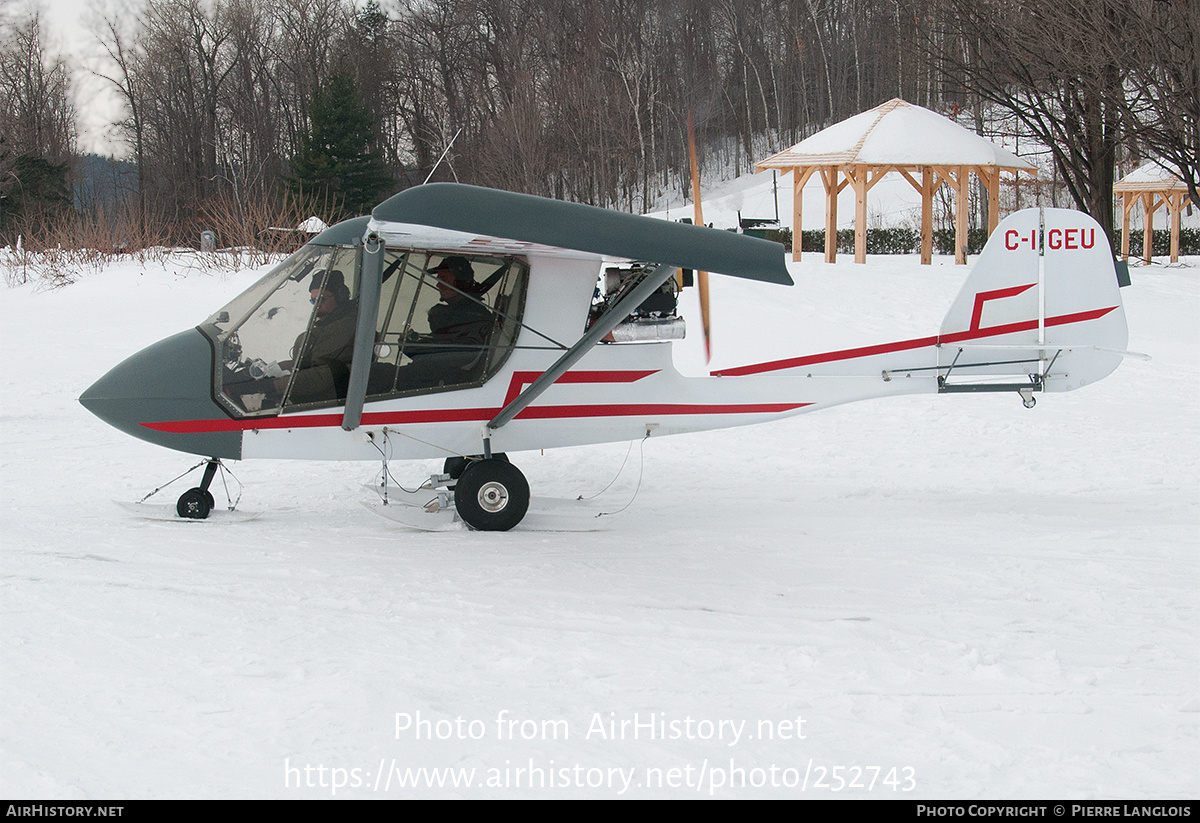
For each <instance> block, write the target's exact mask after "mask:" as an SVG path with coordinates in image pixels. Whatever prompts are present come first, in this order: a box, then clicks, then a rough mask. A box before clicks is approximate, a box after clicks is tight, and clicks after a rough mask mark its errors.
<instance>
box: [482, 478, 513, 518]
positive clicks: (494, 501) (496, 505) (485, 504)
mask: <svg viewBox="0 0 1200 823" xmlns="http://www.w3.org/2000/svg"><path fill="white" fill-rule="evenodd" d="M478 500H479V507H480V508H481V509H483V510H484V511H486V512H488V513H490V514H495V513H496V512H500V511H503V510H504V507H505V506H507V505H508V489H506V488H505V487H504V485H503V484H502V483H497V482H496V481H495V480H492V481H490V482H488V483H484V484H483V485H482V486H480V487H479V494H478Z"/></svg>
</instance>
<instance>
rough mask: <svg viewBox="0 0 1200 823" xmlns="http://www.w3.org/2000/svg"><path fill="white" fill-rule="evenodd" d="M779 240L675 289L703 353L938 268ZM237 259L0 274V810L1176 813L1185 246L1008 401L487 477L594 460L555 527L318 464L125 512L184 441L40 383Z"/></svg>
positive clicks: (888, 294)
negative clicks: (983, 801) (800, 249)
mask: <svg viewBox="0 0 1200 823" xmlns="http://www.w3.org/2000/svg"><path fill="white" fill-rule="evenodd" d="M812 258H813V259H812V260H808V259H807V258H806V260H805V262H804V263H802V264H799V265H793V266H792V272H793V275H794V277H795V279H796V282H797V285H796V286H795V287H794V288H791V289H785V288H779V287H769V286H756V285H755V284H748V283H744V282H735V281H730V280H728V279H725V278H720V277H715V278H714V284H713V296H714V310H713V327H714V335H715V342H714V362H713V367H721V366H728V365H739V364H743V363H747V362H754V361H757V360H763V359H771V358H775V357H779V356H786V355H792V354H801V353H806V352H815V351H821V350H826V349H835V348H843V347H847V346H854V345H860V344H867V343H877V342H884V341H888V340H898V339H903V338H909V337H915V336H920V335H926V334H931V333H934V332H935V331H936V330H937V327H938V325H939V323H940V321H941V317H942V314H943V313H944V312H945V310H946V309H947V308H948V307H949V305H950V303H951V301H952V299H953V297H954V295H955V293H956V291H957V289H958V286H959V285H960V284H961V282H962V280H963V278H964V276H965V273H966V270H965V269H964V268H962V267H955V266H953V265H952V264H951V261H947V260H945V259H938V260H936V261H935V265H934V266H932V267H922V266H920V265H918V263H917V260H916V259H915V258H872V259H869V261H868V263H867V264H866V265H863V266H856V265H854V264H853V263H852V262H850V261H849V259H846V260H845V262H842V263H839V264H837V265H836V266H829V265H826V264H824V263H822V262H819V258H820V256H819V255H812ZM256 276H257V273H256V272H243V273H240V274H237V275H220V274H214V273H212V272H207V273H206V272H203V271H195V270H193V271H189V270H188V266H187V263H186V259H185V258H179V259H177V260H175V261H173V262H170V263H168V264H166V265H164V266H155V267H152V268H147V269H146V270H144V271H142V270H138V269H137V268H136V267H133V266H112V267H110V268H108V269H106V270H104V271H101V272H99V273H92V274H88V275H87V276H85V277H84V278H83V279H81V280H80V282H78V283H76V284H74V285H72V286H70V287H67V288H64V289H61V290H58V291H43V290H39V289H38V288H36V287H33V286H21V287H17V288H4V289H3V290H2V291H0V324H2V325H0V333H2V335H3V344H4V349H5V351H6V352H8V357H7V358H6V387H7V388H6V391H5V392H4V393H3V397H2V399H0V422H2V427H0V431H2V438H3V439H2V441H0V442H2V450H0V459H2V461H3V473H2V479H0V482H2V486H0V495H2V497H0V500H2V503H0V527H2V531H0V541H2V543H0V558H2V563H0V572H2V575H3V583H2V587H0V592H2V597H3V600H2V604H0V608H2V614H3V619H2V623H0V642H2V643H3V647H2V648H3V651H2V653H0V684H2V686H0V688H2V691H0V705H2V706H3V710H2V720H0V747H2V748H0V794H2V795H4V796H8V797H44V798H137V797H248V798H256V797H326V796H330V795H333V794H334V793H335V791H336V796H337V797H444V796H467V797H479V796H492V797H522V796H537V797H580V796H590V797H614V796H618V795H622V794H623V795H624V796H636V797H693V796H700V797H706V796H709V795H710V794H711V795H715V796H721V797H766V796H781V797H830V796H849V797H875V798H892V797H905V798H913V797H929V798H947V797H950V798H955V797H962V798H1044V797H1072V798H1074V797H1079V798H1116V797H1133V798H1171V797H1195V796H1197V795H1198V794H1200V740H1198V733H1197V732H1198V726H1200V643H1198V640H1197V636H1198V632H1197V630H1198V628H1200V620H1198V615H1197V603H1198V602H1200V599H1198V597H1197V595H1198V594H1200V574H1198V572H1200V414H1198V412H1200V365H1198V363H1197V357H1198V355H1200V331H1198V329H1197V327H1198V323H1197V320H1198V318H1200V260H1197V259H1191V260H1189V261H1187V263H1185V264H1184V265H1180V266H1165V265H1155V266H1150V267H1136V268H1135V269H1134V271H1133V278H1134V285H1133V287H1132V288H1127V289H1123V290H1122V296H1123V298H1124V299H1125V301H1126V309H1127V312H1128V317H1129V325H1130V328H1131V335H1130V348H1131V349H1133V350H1136V351H1142V352H1146V353H1148V354H1150V355H1152V357H1153V360H1151V361H1149V362H1143V361H1127V362H1125V363H1124V364H1123V365H1122V366H1121V367H1120V368H1119V369H1118V370H1117V371H1116V373H1115V374H1113V375H1112V376H1111V377H1109V378H1108V379H1106V380H1104V381H1103V382H1101V383H1099V384H1097V385H1094V386H1091V387H1088V388H1086V389H1084V390H1082V391H1078V392H1073V393H1070V394H1059V395H1045V396H1042V397H1040V398H1039V402H1038V405H1037V408H1036V409H1034V410H1032V411H1030V410H1026V409H1024V408H1022V406H1021V404H1020V402H1019V401H1018V399H1017V398H1016V397H1015V396H1008V395H989V396H954V397H936V396H920V397H905V398H900V399H894V400H886V401H872V402H867V403H861V404H858V405H852V406H847V407H843V408H841V409H837V410H832V411H828V412H823V413H818V414H814V415H811V416H801V417H797V418H792V419H790V420H786V421H782V422H778V423H774V424H769V425H765V426H758V427H751V428H746V429H734V430H727V431H719V432H713V433H707V434H698V435H687V436H680V437H675V438H664V439H662V440H650V441H649V442H647V443H645V444H644V446H642V447H639V446H638V445H634V446H633V447H632V448H630V447H628V446H626V445H624V444H620V445H610V446H598V447H589V448H577V449H564V450H560V451H551V452H546V453H545V454H541V453H536V452H533V453H522V454H514V455H512V457H513V459H514V462H516V463H518V464H519V465H520V467H521V468H522V470H523V471H525V473H526V474H527V476H528V477H529V478H530V483H531V486H532V488H533V491H534V494H535V495H536V494H538V493H542V494H549V495H554V496H566V495H578V494H591V493H595V492H597V491H599V490H600V489H601V488H603V487H604V486H605V484H607V483H608V482H609V480H610V479H612V477H613V476H614V475H615V474H616V473H617V470H618V468H619V467H620V466H621V465H622V462H623V461H624V460H625V458H626V455H627V454H628V455H629V458H628V463H627V465H626V466H625V469H624V472H623V473H622V474H621V476H620V478H619V479H618V480H617V482H616V483H615V484H614V486H613V488H612V489H610V490H609V491H608V492H607V493H606V494H605V495H604V496H603V497H602V498H601V501H607V505H609V506H610V507H611V508H612V509H614V510H615V509H618V508H620V507H621V506H623V505H624V504H625V503H626V502H627V501H628V500H629V499H630V497H631V496H632V495H633V494H634V490H635V488H636V487H638V484H639V477H640V489H639V490H638V493H637V496H636V499H635V500H634V502H633V504H632V505H631V506H629V508H628V509H626V510H625V511H623V512H621V513H620V514H617V515H614V516H612V517H610V518H604V519H602V520H601V521H599V522H600V524H601V530H599V531H595V532H584V533H550V532H535V533H531V532H510V533H505V534H483V533H471V532H448V533H433V534H431V533H422V532H414V531H409V530H406V529H404V528H402V527H400V526H399V525H397V524H395V523H391V522H389V521H386V520H382V519H380V518H377V517H374V516H373V515H372V514H370V513H369V512H367V511H366V510H365V509H363V508H362V507H361V506H360V505H359V501H360V500H362V499H364V498H365V496H366V493H365V492H364V491H363V490H362V489H361V488H360V484H361V483H363V482H367V481H370V480H371V478H372V476H373V475H374V473H375V472H376V470H377V468H378V467H377V466H373V465H369V464H336V463H319V462H288V461H265V462H247V463H240V464H236V465H235V467H234V471H235V473H236V474H237V476H238V477H239V478H240V479H241V481H242V482H243V483H244V484H245V485H246V492H245V495H244V497H243V499H242V507H243V508H245V509H249V510H261V511H262V512H263V514H262V516H261V517H259V518H258V519H255V520H252V521H250V522H244V523H228V524H221V523H215V522H203V523H164V522H153V521H147V520H140V519H135V518H133V517H131V516H130V515H129V514H128V513H126V512H125V511H124V510H122V509H120V508H118V507H117V506H115V505H113V503H112V501H113V500H114V499H119V500H136V499H138V498H140V497H142V495H144V494H145V493H146V492H147V491H149V490H151V489H153V488H154V487H155V486H157V485H159V484H160V483H162V482H163V481H165V480H167V479H170V478H171V477H173V476H175V475H176V474H178V473H179V472H181V471H183V470H184V469H185V468H187V467H188V466H189V465H191V463H192V462H194V461H193V460H192V459H191V458H189V457H188V456H186V455H182V454H178V453H175V452H170V451H168V450H165V449H161V448H157V447H154V446H151V445H149V444H146V443H143V442H141V441H137V440H134V439H132V438H129V437H127V436H125V435H123V434H121V433H119V432H117V431H116V430H114V429H111V428H109V427H107V426H106V425H104V424H103V423H102V422H100V421H99V420H98V419H96V418H94V417H92V416H91V415H90V414H88V413H87V412H86V411H85V410H84V409H83V408H82V407H81V406H80V405H79V404H78V403H77V402H76V398H77V397H78V396H79V394H80V393H81V392H82V391H83V390H84V389H85V388H86V387H87V386H88V385H89V384H90V383H91V382H92V381H94V380H95V379H96V378H98V377H99V376H100V375H102V374H103V373H104V372H105V371H107V370H108V369H109V368H111V367H112V366H113V365H115V364H116V363H117V362H119V361H120V360H121V359H123V358H124V357H126V356H127V355H129V354H131V353H132V352H134V351H136V350H138V349H140V348H142V347H143V346H145V345H147V344H149V343H151V342H153V341H155V340H158V339H160V338H162V337H165V336H167V335H169V334H171V333H173V332H176V331H178V330H180V329H183V328H186V327H188V326H191V325H194V324H195V323H197V322H199V321H200V320H202V319H203V318H204V317H205V316H207V315H208V314H209V312H210V311H212V310H214V309H215V308H217V307H219V306H220V305H222V304H223V303H225V302H226V301H227V300H228V299H229V298H231V297H232V296H233V295H235V294H236V293H238V292H240V291H241V290H242V289H244V288H246V287H247V286H248V285H249V284H250V283H251V282H253V280H254V279H255V277H256ZM688 299H689V301H691V300H694V297H692V296H689V298H688ZM694 309H695V307H694V305H692V304H691V303H689V304H688V306H687V310H688V312H689V314H690V315H691V316H690V318H689V320H690V328H691V329H692V330H693V331H694V330H695V329H697V328H698V322H697V321H696V319H695V316H694ZM696 337H697V336H696V335H695V334H694V333H693V334H692V335H691V336H690V337H689V339H688V340H686V341H684V342H683V343H682V344H680V346H679V348H681V349H682V351H681V352H680V353H679V358H678V360H679V365H680V368H681V369H683V370H685V371H688V372H691V373H697V372H701V371H703V368H704V366H703V363H702V361H701V358H700V356H699V353H698V352H699V341H698V340H697V339H696ZM639 467H640V472H639ZM433 468H435V466H434V464H432V463H421V464H409V465H393V471H397V470H398V471H399V473H400V476H401V479H402V480H413V479H416V478H418V477H420V476H422V474H427V473H428V472H429V471H430V470H432V469H433ZM179 490H181V487H180V486H179V484H177V485H176V486H173V487H172V488H171V489H169V490H168V491H167V492H164V494H165V495H167V496H168V500H173V499H174V497H175V496H176V495H177V494H178V491H179ZM220 498H221V495H220V493H219V491H218V499H220ZM622 732H623V734H622ZM430 737H432V738H434V739H429V738H430ZM438 738H444V739H438ZM422 768H423V769H429V770H432V769H442V768H453V769H456V770H462V771H456V772H454V773H453V774H450V773H446V772H442V773H438V774H437V775H436V776H435V775H434V774H433V773H432V772H428V771H427V772H422V773H417V772H416V770H418V769H422ZM406 769H412V770H413V772H412V773H406V771H405V770H406ZM472 770H473V771H472ZM406 775H407V778H408V779H409V780H410V781H419V785H418V786H415V787H414V786H411V785H410V786H407V787H402V786H401V785H400V783H401V781H402V780H403V779H405V777H406ZM455 779H458V780H460V781H464V780H465V781H467V782H469V784H470V785H469V786H466V785H462V786H458V787H454V786H453V784H452V781H453V780H455ZM431 780H432V781H435V782H436V781H437V780H442V781H444V782H445V785H444V786H441V787H439V786H437V785H428V783H427V782H426V781H431ZM531 782H532V787H531V786H530V784H531ZM838 789H840V791H838Z"/></svg>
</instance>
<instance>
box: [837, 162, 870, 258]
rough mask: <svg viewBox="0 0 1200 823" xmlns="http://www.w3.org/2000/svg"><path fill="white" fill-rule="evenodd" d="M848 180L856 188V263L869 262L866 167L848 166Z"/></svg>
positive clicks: (846, 170) (868, 173) (867, 171)
mask: <svg viewBox="0 0 1200 823" xmlns="http://www.w3.org/2000/svg"><path fill="white" fill-rule="evenodd" d="M843 171H844V172H845V173H846V179H848V180H849V181H850V183H851V184H852V185H853V186H854V262H855V263H865V262H867V177H868V176H869V175H870V171H869V170H868V169H867V167H866V166H858V167H856V168H855V167H851V166H846V167H845V169H843Z"/></svg>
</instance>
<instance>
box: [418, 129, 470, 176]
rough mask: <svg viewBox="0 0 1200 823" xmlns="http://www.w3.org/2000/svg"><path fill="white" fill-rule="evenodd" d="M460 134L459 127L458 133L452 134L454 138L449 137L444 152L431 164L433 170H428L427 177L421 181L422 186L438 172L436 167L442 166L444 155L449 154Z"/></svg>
mask: <svg viewBox="0 0 1200 823" xmlns="http://www.w3.org/2000/svg"><path fill="white" fill-rule="evenodd" d="M460 134H462V128H461V127H459V129H458V131H456V132H454V136H453V137H451V138H450V142H449V143H447V144H446V150H445V151H443V152H442V156H441V157H439V158H438V159H437V162H436V163H434V164H433V168H432V169H430V170H429V175H428V176H427V177H426V178H425V179H424V180H423V181H421V185H422V186H424V185H425V184H426V183H428V182H429V178H430V177H433V173H434V172H435V171H437V170H438V166H440V165H442V161H443V160H445V159H446V155H447V154H449V153H450V149H451V148H453V147H454V141H455V140H457V139H458V136H459V135H460ZM454 179H455V180H457V179H458V175H457V174H456V175H454Z"/></svg>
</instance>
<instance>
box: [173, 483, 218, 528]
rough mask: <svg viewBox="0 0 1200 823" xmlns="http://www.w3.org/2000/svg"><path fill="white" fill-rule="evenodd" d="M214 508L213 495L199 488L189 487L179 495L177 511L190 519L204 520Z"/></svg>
mask: <svg viewBox="0 0 1200 823" xmlns="http://www.w3.org/2000/svg"><path fill="white" fill-rule="evenodd" d="M212 508H213V497H212V495H211V494H209V493H208V492H207V491H202V490H201V489H199V488H194V489H188V490H187V491H185V492H184V493H183V494H181V495H179V502H177V503H176V504H175V513H176V514H178V515H179V516H180V517H186V518H187V519H189V520H203V519H204V518H206V517H208V513H209V512H211V511H212Z"/></svg>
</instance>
